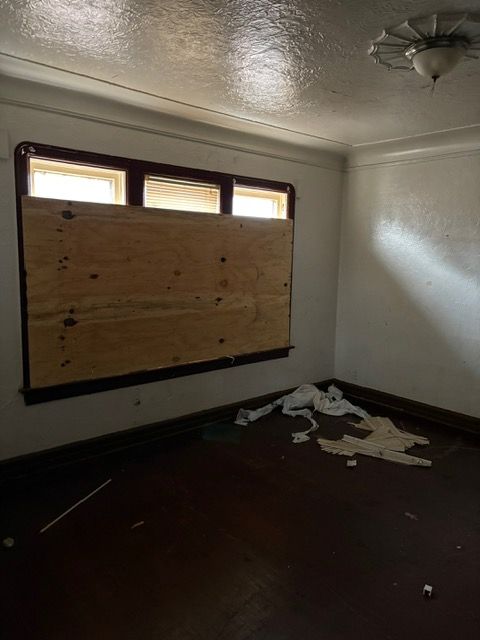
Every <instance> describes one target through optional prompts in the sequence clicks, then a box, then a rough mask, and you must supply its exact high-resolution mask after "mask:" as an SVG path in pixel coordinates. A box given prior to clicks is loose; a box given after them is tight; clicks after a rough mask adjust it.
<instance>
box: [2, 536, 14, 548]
mask: <svg viewBox="0 0 480 640" xmlns="http://www.w3.org/2000/svg"><path fill="white" fill-rule="evenodd" d="M2 544H3V546H4V547H6V548H7V549H11V548H12V547H13V545H14V544H15V540H14V538H4V539H3V540H2Z"/></svg>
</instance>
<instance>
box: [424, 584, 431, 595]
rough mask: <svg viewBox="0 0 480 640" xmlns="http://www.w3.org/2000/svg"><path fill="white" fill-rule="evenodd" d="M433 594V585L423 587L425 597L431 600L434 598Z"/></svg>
mask: <svg viewBox="0 0 480 640" xmlns="http://www.w3.org/2000/svg"><path fill="white" fill-rule="evenodd" d="M432 592H433V587H432V585H431V584H426V585H424V587H423V595H424V596H425V597H426V598H431V597H432Z"/></svg>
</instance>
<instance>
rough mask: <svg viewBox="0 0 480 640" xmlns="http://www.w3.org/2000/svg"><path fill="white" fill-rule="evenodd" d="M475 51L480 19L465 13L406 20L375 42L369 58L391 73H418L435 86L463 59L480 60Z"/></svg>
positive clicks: (479, 40) (479, 46)
mask: <svg viewBox="0 0 480 640" xmlns="http://www.w3.org/2000/svg"><path fill="white" fill-rule="evenodd" d="M474 51H480V16H478V15H472V14H468V13H462V14H455V15H447V14H443V15H442V14H433V15H431V16H427V17H424V18H416V19H412V20H405V22H402V24H399V25H397V26H396V27H390V28H389V29H385V30H384V31H383V33H382V35H381V36H379V37H378V38H376V39H375V40H373V42H372V46H371V48H370V50H369V54H370V55H371V56H372V57H373V58H374V60H375V62H377V63H378V64H381V65H383V66H384V67H387V69H388V70H389V71H390V70H392V69H400V70H403V71H411V70H412V69H415V71H416V72H417V73H419V74H420V75H421V76H425V77H427V78H431V79H432V80H433V81H434V82H436V81H437V80H438V78H440V77H441V76H444V75H445V74H447V73H449V72H450V71H452V69H454V68H455V67H456V66H457V65H458V63H459V62H460V61H461V60H463V59H464V58H478V55H475V53H474Z"/></svg>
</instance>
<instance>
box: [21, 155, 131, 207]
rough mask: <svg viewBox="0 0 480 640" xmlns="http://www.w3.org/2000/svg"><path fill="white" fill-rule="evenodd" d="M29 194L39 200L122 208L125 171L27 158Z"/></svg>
mask: <svg viewBox="0 0 480 640" xmlns="http://www.w3.org/2000/svg"><path fill="white" fill-rule="evenodd" d="M29 169H30V171H29V180H30V187H29V192H30V195H32V196H37V197H40V198H58V199H62V200H77V201H79V202H102V203H106V204H125V171H119V170H116V169H106V168H102V167H91V166H88V165H81V164H73V163H68V162H59V161H56V160H44V159H42V158H30V166H29Z"/></svg>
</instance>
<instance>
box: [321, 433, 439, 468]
mask: <svg viewBox="0 0 480 640" xmlns="http://www.w3.org/2000/svg"><path fill="white" fill-rule="evenodd" d="M317 442H318V444H319V445H320V446H321V448H322V450H323V451H326V452H327V453H333V454H337V455H341V456H354V455H355V454H361V455H363V456H369V457H371V458H382V459H383V460H389V461H390V462H399V463H400V464H408V465H416V466H419V467H431V466H432V461H431V460H425V459H424V458H417V457H416V456H410V455H408V454H406V453H402V452H400V451H391V450H390V449H387V448H386V447H384V446H383V445H381V444H377V443H375V442H371V441H370V442H369V441H368V439H367V438H365V440H361V439H360V438H354V437H353V436H343V438H342V439H341V440H325V439H323V438H317Z"/></svg>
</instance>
